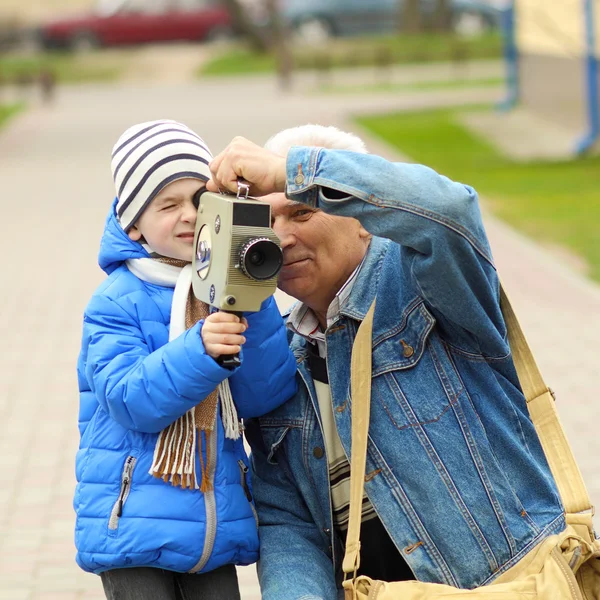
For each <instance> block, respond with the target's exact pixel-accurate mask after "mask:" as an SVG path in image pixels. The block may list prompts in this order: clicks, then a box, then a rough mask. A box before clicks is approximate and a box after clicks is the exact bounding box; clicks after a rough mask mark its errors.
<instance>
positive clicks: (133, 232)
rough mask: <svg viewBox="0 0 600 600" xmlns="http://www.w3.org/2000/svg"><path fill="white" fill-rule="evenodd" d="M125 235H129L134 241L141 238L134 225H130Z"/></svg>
mask: <svg viewBox="0 0 600 600" xmlns="http://www.w3.org/2000/svg"><path fill="white" fill-rule="evenodd" d="M127 235H128V236H129V239H130V240H133V241H134V242H139V241H140V240H141V239H142V232H141V231H140V230H139V229H138V228H137V227H136V226H135V225H133V226H132V227H131V229H130V230H129V231H128V232H127Z"/></svg>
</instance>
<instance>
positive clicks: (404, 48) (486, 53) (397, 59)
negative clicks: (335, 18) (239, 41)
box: [198, 33, 502, 76]
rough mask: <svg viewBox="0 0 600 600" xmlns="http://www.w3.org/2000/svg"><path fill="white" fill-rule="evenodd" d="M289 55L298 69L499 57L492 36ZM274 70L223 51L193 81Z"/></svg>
mask: <svg viewBox="0 0 600 600" xmlns="http://www.w3.org/2000/svg"><path fill="white" fill-rule="evenodd" d="M293 55H294V65H295V67H296V68H297V69H299V70H306V69H317V70H328V69H331V68H339V67H354V66H374V65H375V66H381V67H385V66H387V65H390V64H402V63H423V62H443V61H458V60H480V59H495V58H498V59H499V58H501V56H502V39H501V37H500V35H499V34H497V33H489V34H486V35H482V36H480V37H475V38H460V37H456V36H454V35H448V34H420V35H407V34H404V35H401V36H390V37H366V38H350V39H337V40H335V41H333V42H331V43H329V44H327V46H325V47H323V48H307V47H296V48H294V49H293ZM274 71H275V58H274V56H273V55H271V54H261V53H258V52H252V51H251V50H247V49H245V48H243V47H236V48H233V49H228V50H224V51H223V52H222V53H220V54H217V55H216V56H215V57H214V58H213V59H212V60H209V61H207V62H206V63H205V64H204V65H203V66H202V67H200V69H199V71H198V76H207V75H243V74H256V73H269V72H274Z"/></svg>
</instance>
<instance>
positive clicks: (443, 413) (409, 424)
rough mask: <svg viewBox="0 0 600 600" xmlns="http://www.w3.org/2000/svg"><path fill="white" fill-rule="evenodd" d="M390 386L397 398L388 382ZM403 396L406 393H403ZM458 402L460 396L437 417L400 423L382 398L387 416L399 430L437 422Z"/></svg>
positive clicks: (394, 394)
mask: <svg viewBox="0 0 600 600" xmlns="http://www.w3.org/2000/svg"><path fill="white" fill-rule="evenodd" d="M388 387H389V388H390V390H391V392H392V395H393V396H394V397H395V398H397V396H396V393H395V391H394V389H393V388H392V387H391V384H389V383H388ZM400 394H402V390H400ZM402 396H403V398H404V395H403V394H402ZM455 402H458V396H457V397H456V398H453V399H451V400H450V402H449V403H448V404H446V406H445V407H444V409H443V410H442V412H440V414H439V415H437V416H436V417H434V418H432V419H427V420H425V421H421V420H419V419H417V420H416V422H414V423H407V424H406V425H399V424H398V423H397V422H396V419H394V416H393V415H392V413H391V412H390V411H389V408H388V406H387V405H386V404H385V401H384V400H383V399H381V404H382V406H383V410H385V412H386V414H387V416H388V417H389V419H390V421H391V422H392V423H393V424H394V427H395V428H396V429H397V430H398V431H404V430H405V429H412V428H414V427H423V425H431V424H432V423H437V422H438V421H439V420H440V419H441V418H442V417H443V416H444V415H445V414H446V413H447V412H448V411H449V410H450V409H451V408H452V405H453V404H454V403H455Z"/></svg>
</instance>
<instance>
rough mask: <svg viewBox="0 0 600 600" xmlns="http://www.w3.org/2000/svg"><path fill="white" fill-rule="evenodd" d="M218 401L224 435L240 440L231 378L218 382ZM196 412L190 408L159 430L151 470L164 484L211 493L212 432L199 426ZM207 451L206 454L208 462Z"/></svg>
mask: <svg viewBox="0 0 600 600" xmlns="http://www.w3.org/2000/svg"><path fill="white" fill-rule="evenodd" d="M219 400H220V405H221V420H222V422H223V428H224V429H225V437H227V438H229V439H231V440H237V439H239V437H240V435H241V432H240V423H239V420H238V415H237V410H236V408H235V404H234V402H233V396H232V395H231V388H230V387H229V380H228V379H225V380H224V381H222V382H221V383H220V384H219ZM195 413H196V407H194V408H191V409H190V410H189V411H188V412H187V413H185V415H183V416H182V417H181V418H179V419H177V420H176V421H174V422H173V423H172V424H171V425H170V426H169V427H166V428H165V429H163V430H162V431H161V432H160V434H159V436H158V440H157V442H156V446H155V447H154V455H153V457H152V466H151V467H150V471H149V473H150V475H152V476H153V477H156V478H158V479H162V480H163V481H164V482H165V483H170V484H171V485H174V486H179V487H182V488H183V489H194V490H197V489H199V490H200V491H201V492H208V491H212V489H213V486H212V480H211V475H210V473H209V472H208V469H209V466H210V464H211V450H210V436H211V435H212V433H213V431H212V429H198V428H197V427H196V423H195V417H196V415H195ZM184 440H185V441H184ZM203 446H204V452H203V451H202V450H203ZM196 448H198V457H199V460H200V470H201V476H200V484H198V478H197V475H196V460H195V457H196ZM182 449H183V450H182ZM204 454H206V461H205V459H204Z"/></svg>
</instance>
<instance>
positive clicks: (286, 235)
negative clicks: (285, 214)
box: [273, 220, 296, 250]
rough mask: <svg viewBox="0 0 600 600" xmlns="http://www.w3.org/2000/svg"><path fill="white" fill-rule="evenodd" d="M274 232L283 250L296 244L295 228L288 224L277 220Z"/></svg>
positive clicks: (274, 224)
mask: <svg viewBox="0 0 600 600" xmlns="http://www.w3.org/2000/svg"><path fill="white" fill-rule="evenodd" d="M273 231H274V232H275V235H276V236H277V237H278V238H279V242H280V244H281V248H282V250H285V249H286V248H289V247H290V246H293V245H294V244H295V243H296V236H295V235H294V228H293V227H291V226H290V225H289V224H288V223H283V222H281V221H278V220H275V223H273Z"/></svg>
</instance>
